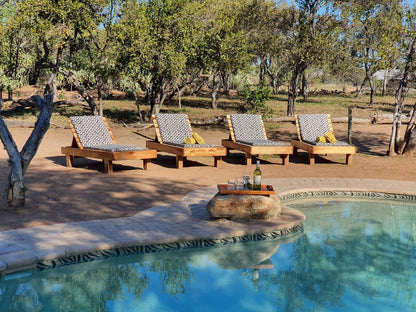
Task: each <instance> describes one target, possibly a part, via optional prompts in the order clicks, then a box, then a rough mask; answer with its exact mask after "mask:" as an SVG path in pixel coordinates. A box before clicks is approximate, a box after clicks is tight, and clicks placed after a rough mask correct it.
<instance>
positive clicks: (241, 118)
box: [230, 114, 284, 146]
mask: <svg viewBox="0 0 416 312" xmlns="http://www.w3.org/2000/svg"><path fill="white" fill-rule="evenodd" d="M230 118H231V124H232V126H233V131H234V137H235V140H236V141H237V142H240V143H244V144H248V145H257V146H261V145H271V146H273V145H284V143H281V142H276V141H272V140H267V139H266V137H265V136H264V131H263V125H262V121H261V116H260V115H256V114H230Z"/></svg>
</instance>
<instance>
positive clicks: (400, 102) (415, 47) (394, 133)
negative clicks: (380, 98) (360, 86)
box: [387, 37, 416, 156]
mask: <svg viewBox="0 0 416 312" xmlns="http://www.w3.org/2000/svg"><path fill="white" fill-rule="evenodd" d="M415 52H416V37H415V38H413V42H412V46H411V48H410V52H409V54H408V55H407V60H406V66H405V69H404V72H403V78H402V80H400V84H399V87H398V89H397V91H396V99H395V103H394V114H393V126H392V130H391V137H390V144H389V150H388V151H387V155H389V156H394V155H396V153H402V150H401V149H400V148H399V147H398V145H399V138H400V133H399V131H398V129H399V128H400V125H401V122H400V119H401V116H402V111H403V106H404V99H405V97H406V95H407V91H408V86H407V82H408V78H409V74H410V72H411V71H412V69H413V61H414V55H415ZM413 115H414V111H413ZM412 119H413V118H412ZM409 125H410V122H409ZM407 129H408V130H407V131H406V137H405V139H407V140H409V139H410V138H411V137H412V136H411V135H410V134H411V133H413V132H414V129H411V128H409V126H408V127H407ZM407 144H408V142H406V141H405V142H404V150H406V149H408V148H407V147H406V145H407ZM409 148H410V147H409Z"/></svg>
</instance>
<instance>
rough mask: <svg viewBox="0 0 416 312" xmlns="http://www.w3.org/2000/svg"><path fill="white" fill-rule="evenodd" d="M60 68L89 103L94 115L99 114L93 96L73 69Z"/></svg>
mask: <svg viewBox="0 0 416 312" xmlns="http://www.w3.org/2000/svg"><path fill="white" fill-rule="evenodd" d="M58 70H59V72H60V73H61V74H62V75H64V76H65V77H67V78H68V79H69V80H70V81H71V83H72V85H73V86H74V88H75V90H77V91H78V93H79V94H80V95H81V96H82V98H83V99H84V100H85V101H86V102H87V103H88V105H89V107H90V109H91V113H92V114H93V115H98V109H97V104H95V101H94V99H93V97H92V96H91V95H90V94H89V93H88V91H86V90H85V89H84V87H83V86H82V85H81V84H80V83H79V81H78V79H77V78H76V77H75V75H74V73H73V72H72V71H69V72H68V71H66V70H64V69H63V68H59V69H58Z"/></svg>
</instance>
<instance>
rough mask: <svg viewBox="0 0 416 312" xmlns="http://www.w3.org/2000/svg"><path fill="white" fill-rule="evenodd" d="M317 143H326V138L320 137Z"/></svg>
mask: <svg viewBox="0 0 416 312" xmlns="http://www.w3.org/2000/svg"><path fill="white" fill-rule="evenodd" d="M316 143H326V137H324V136H318V137H317V138H316Z"/></svg>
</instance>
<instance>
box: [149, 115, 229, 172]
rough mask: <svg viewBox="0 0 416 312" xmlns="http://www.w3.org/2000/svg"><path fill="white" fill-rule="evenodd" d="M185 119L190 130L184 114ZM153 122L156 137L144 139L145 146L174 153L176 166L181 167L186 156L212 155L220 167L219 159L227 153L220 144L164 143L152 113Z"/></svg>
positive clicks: (215, 164) (215, 163) (216, 165)
mask: <svg viewBox="0 0 416 312" xmlns="http://www.w3.org/2000/svg"><path fill="white" fill-rule="evenodd" d="M186 119H187V121H188V124H189V129H190V130H191V132H192V127H191V123H190V122H189V118H188V116H187V115H186ZM152 120H153V124H154V126H155V131H156V138H157V140H154V141H146V147H148V148H152V149H156V150H157V151H158V152H165V153H168V154H174V155H175V156H176V168H178V169H180V168H183V161H184V160H186V158H187V157H203V156H213V157H214V166H215V167H220V166H221V160H222V157H223V156H226V155H227V150H226V148H224V147H221V146H211V147H181V146H176V145H171V144H165V143H163V141H162V136H161V134H160V129H159V124H158V122H157V119H156V116H155V115H152Z"/></svg>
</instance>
